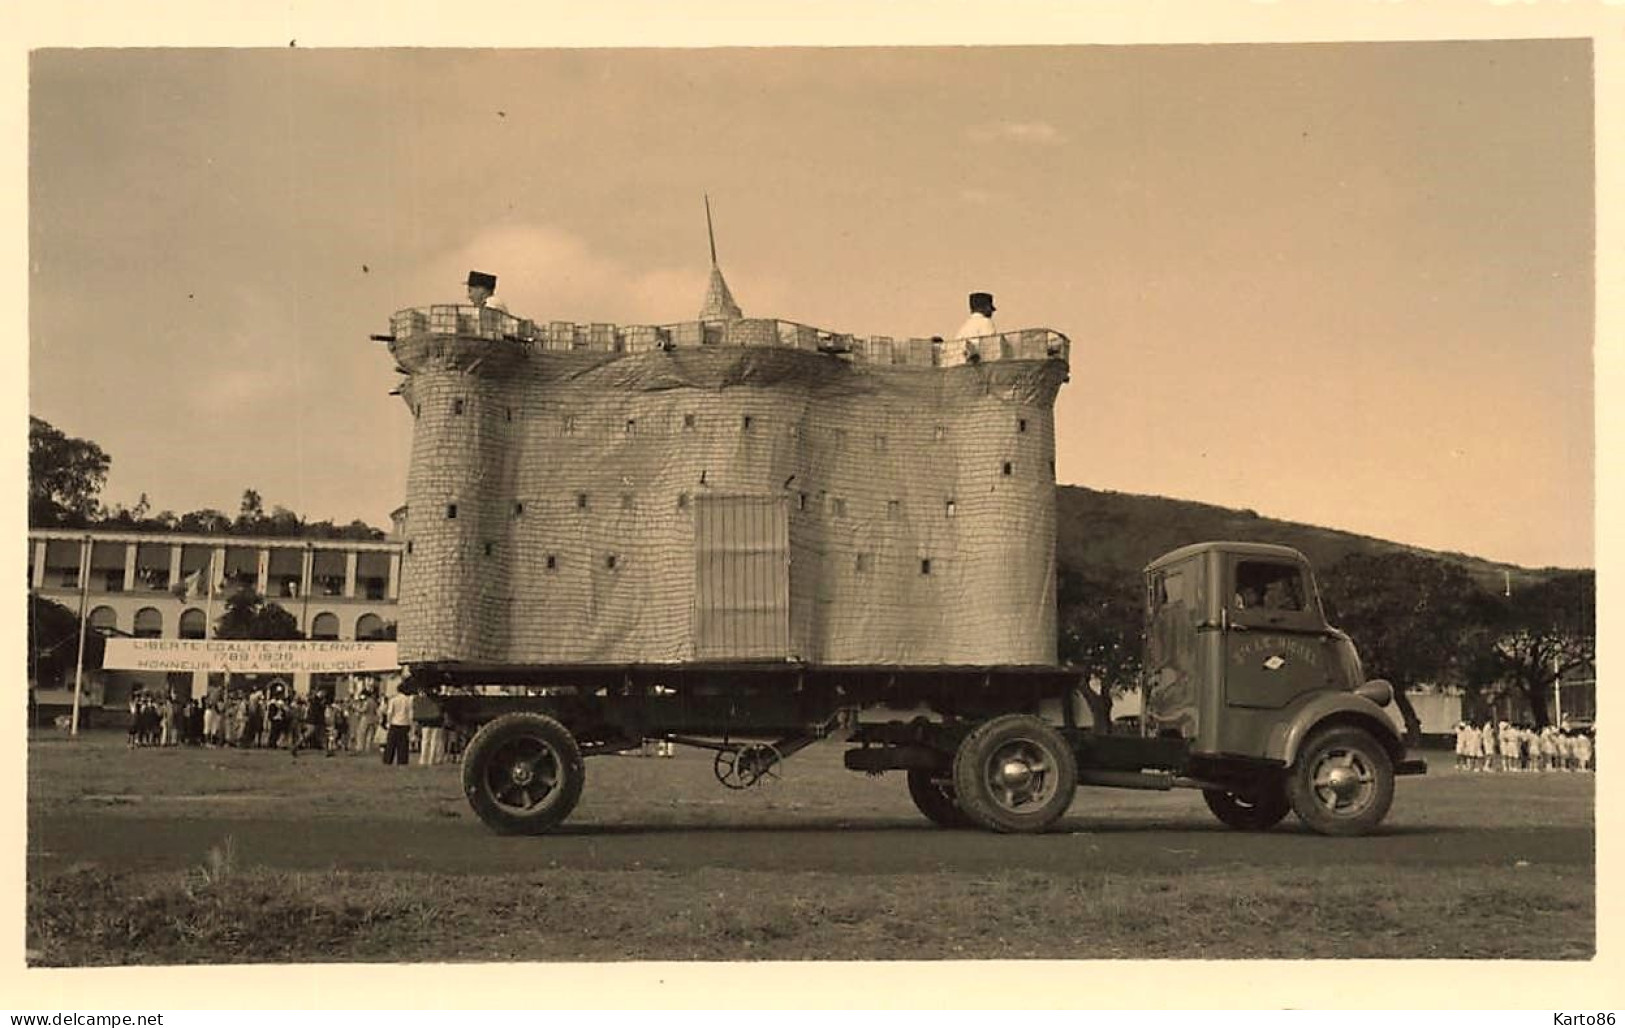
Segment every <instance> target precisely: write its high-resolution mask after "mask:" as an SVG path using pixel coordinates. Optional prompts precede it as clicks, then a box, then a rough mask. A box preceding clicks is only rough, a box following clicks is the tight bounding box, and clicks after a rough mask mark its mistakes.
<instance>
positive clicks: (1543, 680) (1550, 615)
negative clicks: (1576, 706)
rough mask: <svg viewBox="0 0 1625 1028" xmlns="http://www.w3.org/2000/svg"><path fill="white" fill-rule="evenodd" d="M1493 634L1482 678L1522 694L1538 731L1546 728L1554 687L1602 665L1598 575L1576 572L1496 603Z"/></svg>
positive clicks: (1480, 666)
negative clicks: (1574, 674) (1599, 662)
mask: <svg viewBox="0 0 1625 1028" xmlns="http://www.w3.org/2000/svg"><path fill="white" fill-rule="evenodd" d="M1490 629H1491V631H1490V639H1491V641H1490V643H1489V648H1488V651H1487V654H1486V656H1485V657H1484V659H1483V660H1482V661H1481V663H1480V665H1479V673H1480V677H1481V678H1490V677H1493V678H1494V679H1495V680H1497V681H1499V682H1501V683H1504V684H1506V685H1509V686H1511V687H1512V688H1514V689H1516V690H1518V692H1520V693H1522V694H1523V698H1524V699H1525V700H1526V701H1527V702H1528V704H1529V710H1530V712H1531V714H1533V716H1534V718H1535V725H1536V727H1537V728H1544V727H1545V726H1546V724H1547V722H1548V721H1549V720H1550V718H1549V716H1548V715H1547V706H1548V704H1549V703H1550V702H1551V698H1552V686H1553V685H1554V684H1555V683H1556V682H1558V681H1559V680H1560V679H1561V678H1562V677H1563V676H1564V675H1567V674H1568V673H1570V672H1572V671H1578V670H1585V669H1589V668H1591V667H1593V666H1594V664H1595V662H1596V659H1597V576H1596V573H1595V572H1591V571H1578V572H1572V573H1569V574H1564V575H1559V576H1557V577H1555V578H1551V579H1548V580H1546V581H1544V582H1541V583H1540V584H1538V585H1535V586H1531V587H1529V588H1526V589H1520V590H1519V591H1517V592H1515V593H1513V594H1512V595H1511V596H1510V597H1507V598H1505V599H1504V600H1501V601H1500V602H1499V603H1497V604H1495V606H1494V609H1493V613H1492V615H1491V622H1490Z"/></svg>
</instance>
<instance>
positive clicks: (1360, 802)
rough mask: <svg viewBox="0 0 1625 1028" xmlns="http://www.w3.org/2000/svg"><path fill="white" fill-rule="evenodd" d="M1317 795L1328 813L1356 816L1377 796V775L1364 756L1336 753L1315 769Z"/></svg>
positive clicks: (1356, 753) (1361, 754) (1321, 759)
mask: <svg viewBox="0 0 1625 1028" xmlns="http://www.w3.org/2000/svg"><path fill="white" fill-rule="evenodd" d="M1314 791H1315V798H1316V799H1318V800H1319V801H1320V803H1321V805H1322V806H1324V807H1325V808H1326V809H1327V810H1329V811H1332V812H1333V813H1336V814H1340V815H1349V814H1357V813H1359V812H1360V811H1361V810H1364V809H1365V807H1366V806H1367V805H1368V804H1370V803H1371V800H1372V797H1373V796H1375V795H1376V791H1377V776H1376V772H1375V770H1374V769H1373V768H1372V766H1371V764H1370V762H1369V761H1368V760H1366V757H1365V754H1363V753H1360V752H1358V751H1355V750H1333V751H1331V752H1329V753H1327V754H1325V755H1324V756H1323V757H1321V758H1320V762H1319V763H1318V764H1317V765H1316V766H1315V775H1314Z"/></svg>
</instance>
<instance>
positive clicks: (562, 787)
mask: <svg viewBox="0 0 1625 1028" xmlns="http://www.w3.org/2000/svg"><path fill="white" fill-rule="evenodd" d="M586 780H587V773H586V766H585V765H584V764H583V763H582V759H581V748H580V747H579V746H577V745H576V741H575V737H574V736H572V735H571V734H570V732H569V729H567V728H565V727H564V726H563V725H561V724H559V723H558V722H557V721H555V720H553V719H552V718H550V717H547V716H545V715H543V714H504V715H503V716H501V717H499V718H497V719H496V720H494V721H490V722H488V723H487V724H486V725H485V726H484V727H483V728H481V729H480V730H479V732H478V733H477V734H476V735H475V736H474V741H473V742H471V743H469V746H468V752H467V753H465V754H464V755H463V792H464V793H465V794H466V795H467V796H468V802H469V805H470V806H472V807H473V808H474V813H476V814H478V815H479V817H480V820H481V821H484V822H485V823H486V824H487V825H489V826H490V827H491V828H493V829H495V830H496V831H498V832H501V833H502V834H504V835H540V834H541V833H543V832H545V831H547V830H548V829H550V828H554V827H556V826H557V825H558V824H559V823H560V822H562V821H563V820H564V819H565V818H566V817H569V816H570V811H572V810H574V809H575V805H576V803H577V801H579V800H580V799H581V787H582V786H583V785H584V784H586Z"/></svg>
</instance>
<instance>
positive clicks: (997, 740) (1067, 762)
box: [954, 714, 1078, 832]
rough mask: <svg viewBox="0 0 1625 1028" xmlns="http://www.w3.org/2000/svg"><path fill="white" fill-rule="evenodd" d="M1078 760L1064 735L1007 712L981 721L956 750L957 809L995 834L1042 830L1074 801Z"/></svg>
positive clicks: (1029, 718) (955, 790)
mask: <svg viewBox="0 0 1625 1028" xmlns="http://www.w3.org/2000/svg"><path fill="white" fill-rule="evenodd" d="M1077 787H1078V761H1077V758H1076V757H1075V756H1073V754H1072V747H1070V746H1068V745H1067V743H1066V740H1065V739H1063V738H1062V737H1061V733H1059V732H1057V731H1056V730H1055V729H1054V728H1052V727H1050V726H1049V725H1047V724H1045V723H1044V722H1043V721H1041V720H1039V719H1038V718H1036V717H1032V716H1030V715H1027V714H1005V715H1003V716H1002V717H996V718H994V719H992V720H991V721H986V722H983V723H982V724H980V725H978V726H977V727H976V728H975V729H973V730H972V731H971V733H970V734H969V735H967V736H965V739H964V741H963V742H961V743H960V744H959V749H958V751H956V752H955V753H954V795H955V798H956V799H957V801H958V803H959V809H960V810H962V811H964V813H965V815H966V816H967V817H969V818H970V819H971V821H973V822H975V823H976V824H979V825H981V826H982V827H984V828H991V829H992V830H994V831H995V832H1041V831H1043V830H1044V829H1046V828H1048V827H1049V826H1050V825H1052V824H1054V823H1055V821H1056V820H1057V819H1058V818H1059V817H1060V816H1061V815H1062V814H1065V813H1066V811H1067V808H1068V807H1070V806H1071V805H1072V795H1073V793H1075V792H1076V791H1077Z"/></svg>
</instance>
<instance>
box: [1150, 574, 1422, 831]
mask: <svg viewBox="0 0 1625 1028" xmlns="http://www.w3.org/2000/svg"><path fill="white" fill-rule="evenodd" d="M1145 583H1146V651H1145V660H1144V677H1143V679H1142V683H1141V689H1142V695H1141V699H1142V703H1143V711H1144V713H1143V716H1142V720H1141V732H1142V734H1143V735H1145V736H1147V737H1154V738H1159V739H1181V740H1185V741H1186V742H1187V744H1188V745H1189V754H1190V772H1191V773H1192V774H1193V775H1194V776H1196V777H1201V778H1205V779H1208V780H1209V781H1210V782H1212V783H1213V784H1214V785H1215V786H1216V787H1218V788H1217V791H1218V792H1219V793H1222V794H1228V795H1229V796H1230V798H1231V799H1232V800H1235V801H1237V802H1241V803H1244V804H1246V803H1253V804H1256V803H1260V802H1267V804H1268V805H1269V807H1270V810H1271V812H1272V813H1273V812H1274V811H1275V810H1277V809H1279V811H1280V814H1281V815H1284V813H1285V812H1286V806H1287V805H1290V806H1292V807H1293V808H1297V807H1298V806H1299V804H1298V803H1297V802H1290V803H1289V799H1290V797H1289V796H1288V795H1287V793H1289V792H1290V789H1289V788H1288V787H1289V786H1291V784H1292V781H1293V780H1294V778H1296V777H1298V776H1300V775H1307V776H1308V780H1307V781H1306V782H1305V783H1300V791H1303V792H1305V793H1307V794H1309V795H1306V796H1305V797H1304V799H1305V800H1306V801H1313V799H1314V796H1313V795H1312V794H1313V793H1314V791H1315V789H1316V788H1319V789H1320V790H1321V797H1320V798H1321V800H1322V803H1321V804H1320V805H1321V806H1323V807H1326V808H1327V809H1328V810H1329V811H1330V812H1331V813H1332V814H1334V815H1335V814H1339V813H1341V814H1343V815H1351V814H1353V813H1354V812H1355V808H1358V813H1359V814H1360V817H1359V820H1362V821H1363V820H1366V819H1367V818H1368V817H1369V816H1370V815H1371V814H1375V820H1380V819H1381V815H1382V814H1383V813H1386V808H1387V803H1388V801H1389V799H1390V798H1391V793H1392V785H1391V778H1392V775H1394V774H1415V773H1420V772H1421V771H1422V770H1424V769H1425V768H1424V766H1423V765H1422V764H1421V762H1420V761H1407V760H1406V759H1405V755H1404V745H1403V743H1402V741H1401V739H1400V738H1399V735H1398V732H1397V731H1396V729H1395V726H1394V724H1393V721H1392V720H1391V719H1390V718H1389V717H1388V716H1387V715H1386V714H1385V713H1384V712H1383V709H1382V708H1384V707H1386V706H1387V705H1388V704H1389V703H1390V702H1392V699H1393V690H1392V687H1391V686H1390V685H1389V683H1387V682H1385V681H1382V680H1380V679H1377V680H1372V681H1367V680H1366V679H1365V676H1364V673H1363V670H1362V668H1361V665H1360V658H1359V655H1358V653H1357V652H1356V650H1355V647H1354V644H1353V642H1352V641H1350V639H1349V637H1348V635H1346V634H1345V633H1343V632H1342V631H1340V630H1338V629H1337V628H1335V627H1333V626H1332V625H1331V624H1329V623H1328V622H1327V621H1326V616H1325V612H1324V610H1323V609H1322V606H1321V601H1320V594H1319V591H1318V589H1317V588H1316V585H1315V577H1314V573H1313V570H1312V569H1311V567H1310V565H1309V561H1308V560H1307V559H1306V558H1305V557H1304V555H1303V554H1302V553H1299V552H1298V551H1297V550H1295V549H1292V548H1291V547H1287V546H1277V545H1270V544H1264V543H1247V542H1207V543H1200V544H1196V545H1192V546H1186V547H1182V548H1180V549H1177V550H1174V551H1173V552H1171V553H1168V554H1166V555H1164V556H1162V557H1160V558H1158V559H1157V560H1155V561H1153V562H1152V563H1151V564H1150V565H1149V566H1148V567H1147V568H1146V569H1145ZM1328 736H1334V737H1335V738H1336V739H1337V740H1340V741H1341V744H1340V745H1336V746H1332V747H1331V748H1330V751H1329V752H1326V753H1321V752H1320V751H1321V750H1324V749H1326V747H1325V746H1324V745H1323V743H1324V741H1325V739H1326V738H1327V737H1328ZM1357 751H1358V752H1357ZM1368 751H1369V752H1368ZM1317 760H1318V761H1320V762H1321V765H1322V766H1318V767H1311V766H1310V765H1313V764H1315V763H1316V761H1317ZM1382 765H1386V766H1382ZM1316 783H1319V784H1318V786H1317V784H1316ZM1209 791H1212V790H1209ZM1213 802H1214V797H1212V796H1210V798H1209V804H1210V806H1211V805H1213ZM1379 808H1380V809H1379ZM1215 813H1218V814H1219V815H1220V817H1221V819H1225V815H1224V814H1223V813H1220V811H1219V810H1218V809H1215ZM1299 813H1300V815H1302V813H1303V811H1302V810H1300V811H1299ZM1278 819H1279V818H1278V817H1277V820H1278ZM1272 823H1273V822H1272ZM1245 827H1256V826H1254V825H1246V826H1245Z"/></svg>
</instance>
